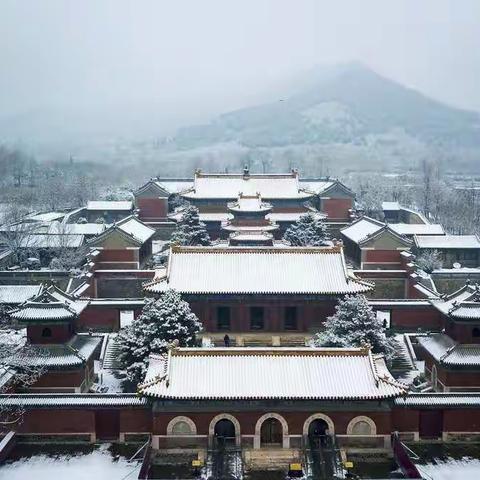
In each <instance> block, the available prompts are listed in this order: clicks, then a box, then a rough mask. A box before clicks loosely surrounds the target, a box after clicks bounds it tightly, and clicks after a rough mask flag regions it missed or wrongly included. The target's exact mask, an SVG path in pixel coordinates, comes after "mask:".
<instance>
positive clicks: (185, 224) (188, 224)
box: [171, 205, 210, 245]
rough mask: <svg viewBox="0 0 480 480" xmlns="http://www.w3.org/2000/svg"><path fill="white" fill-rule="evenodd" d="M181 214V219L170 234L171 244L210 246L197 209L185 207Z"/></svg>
mask: <svg viewBox="0 0 480 480" xmlns="http://www.w3.org/2000/svg"><path fill="white" fill-rule="evenodd" d="M182 213H183V215H182V219H181V220H180V221H179V222H178V224H177V227H176V229H175V231H174V232H173V233H172V238H171V241H172V243H177V244H178V245H210V236H209V235H208V232H207V229H206V228H205V224H204V223H203V222H201V221H200V217H199V215H198V208H196V207H194V206H193V205H187V206H186V207H185V209H184V210H183V211H182Z"/></svg>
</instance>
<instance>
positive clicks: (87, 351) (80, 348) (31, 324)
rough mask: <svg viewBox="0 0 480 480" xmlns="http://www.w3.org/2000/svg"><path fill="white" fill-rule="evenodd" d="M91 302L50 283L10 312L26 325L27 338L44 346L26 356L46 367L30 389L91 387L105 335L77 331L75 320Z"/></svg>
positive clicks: (17, 320)
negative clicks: (96, 361) (95, 365)
mask: <svg viewBox="0 0 480 480" xmlns="http://www.w3.org/2000/svg"><path fill="white" fill-rule="evenodd" d="M88 303H89V302H88V300H82V299H78V298H76V297H74V296H72V295H69V294H67V293H65V292H64V291H62V290H60V289H59V288H58V287H56V286H55V285H50V286H49V287H48V288H45V289H43V291H42V292H41V293H40V294H39V295H37V296H36V297H34V298H33V299H30V300H27V301H26V302H25V303H23V304H22V305H20V306H19V307H18V308H16V309H15V310H13V311H12V312H11V313H10V316H11V318H12V320H13V321H14V322H15V323H16V324H17V325H18V326H21V327H26V329H27V339H28V341H29V342H30V343H31V344H32V345H37V346H39V347H41V348H40V350H39V352H40V353H39V354H38V355H36V354H35V352H32V354H31V355H30V356H29V357H28V359H27V360H26V361H28V362H29V363H30V364H31V365H33V366H35V365H39V366H40V365H41V366H43V367H44V368H45V369H46V373H44V374H43V375H42V376H41V377H40V378H39V379H38V380H37V382H36V383H35V384H34V385H32V386H31V387H29V388H30V389H31V390H33V391H35V390H45V389H48V390H49V391H61V392H77V393H78V392H83V391H87V390H88V388H89V387H90V385H91V383H92V381H93V361H94V358H95V356H96V354H97V353H98V350H99V348H100V345H101V343H102V337H96V336H93V335H81V334H77V333H76V332H75V321H76V319H77V318H78V316H79V315H80V314H81V313H82V312H83V311H84V310H85V308H86V307H87V305H88Z"/></svg>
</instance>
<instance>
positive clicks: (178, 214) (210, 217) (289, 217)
mask: <svg viewBox="0 0 480 480" xmlns="http://www.w3.org/2000/svg"><path fill="white" fill-rule="evenodd" d="M306 213H311V214H313V215H315V217H316V218H325V217H326V215H325V214H324V213H322V212H318V211H303V212H270V213H267V215H266V217H265V218H266V219H267V220H271V221H272V222H296V221H297V220H298V219H299V218H300V217H301V216H302V215H305V214H306ZM168 218H171V219H172V220H174V221H176V222H178V221H180V220H181V219H182V210H181V209H180V210H176V211H175V212H173V213H170V214H169V215H168ZM199 218H200V221H201V222H224V221H226V220H231V219H232V218H233V215H232V214H230V213H228V212H200V213H199Z"/></svg>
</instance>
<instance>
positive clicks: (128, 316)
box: [120, 310, 135, 328]
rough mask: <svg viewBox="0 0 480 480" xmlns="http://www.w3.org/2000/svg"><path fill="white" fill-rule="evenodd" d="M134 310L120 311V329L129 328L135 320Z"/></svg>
mask: <svg viewBox="0 0 480 480" xmlns="http://www.w3.org/2000/svg"><path fill="white" fill-rule="evenodd" d="M134 316H135V315H134V312H133V310H120V328H125V327H128V326H129V325H131V324H132V322H133V319H134Z"/></svg>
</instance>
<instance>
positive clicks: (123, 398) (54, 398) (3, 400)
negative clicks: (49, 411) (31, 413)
mask: <svg viewBox="0 0 480 480" xmlns="http://www.w3.org/2000/svg"><path fill="white" fill-rule="evenodd" d="M0 405H3V406H6V407H8V406H22V407H24V408H43V407H54V408H61V407H66V408H70V407H82V408H88V407H102V406H108V407H117V406H120V407H145V406H146V405H147V400H146V399H145V398H140V397H139V396H138V395H136V394H133V393H132V394H129V393H98V394H97V393H83V394H82V393H45V394H43V393H41V394H13V395H0Z"/></svg>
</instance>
